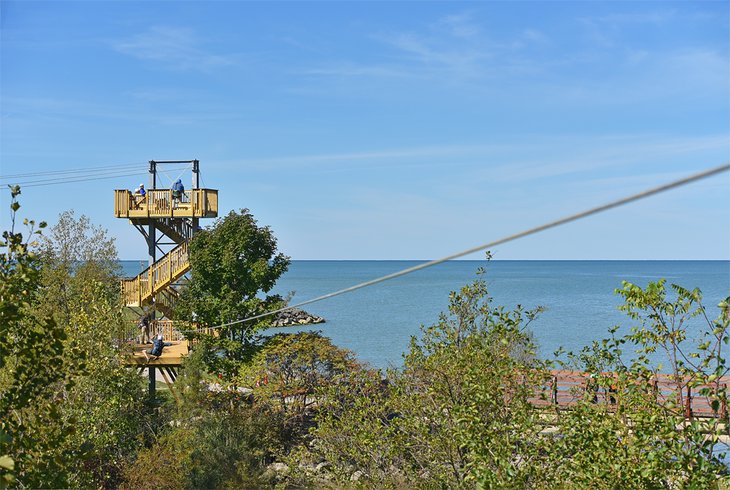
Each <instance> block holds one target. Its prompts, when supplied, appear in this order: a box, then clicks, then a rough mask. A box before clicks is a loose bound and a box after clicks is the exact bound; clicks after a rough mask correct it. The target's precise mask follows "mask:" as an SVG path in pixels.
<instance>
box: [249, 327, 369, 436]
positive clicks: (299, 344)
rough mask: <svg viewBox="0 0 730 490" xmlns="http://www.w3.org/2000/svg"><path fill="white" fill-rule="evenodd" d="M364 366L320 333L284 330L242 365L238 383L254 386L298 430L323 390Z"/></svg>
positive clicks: (256, 393)
mask: <svg viewBox="0 0 730 490" xmlns="http://www.w3.org/2000/svg"><path fill="white" fill-rule="evenodd" d="M361 369H363V367H362V366H361V365H360V364H359V363H358V362H357V361H356V360H355V356H354V354H353V353H352V352H350V351H348V350H345V349H341V348H339V347H337V346H335V345H333V344H332V342H331V341H330V339H329V338H327V337H324V336H322V335H321V334H319V333H317V332H299V333H294V334H284V333H282V334H277V335H274V336H272V337H269V338H267V339H266V340H265V342H264V343H263V345H262V346H261V347H260V348H259V349H258V351H257V352H256V354H254V355H253V357H252V359H251V360H250V361H249V362H246V363H244V364H242V365H241V367H240V370H239V373H238V376H237V378H236V382H237V383H238V384H240V385H242V386H246V387H251V388H253V394H254V396H255V397H256V400H257V402H258V403H269V404H271V405H272V408H273V409H274V410H277V411H279V412H281V413H282V415H283V416H284V418H285V424H286V425H287V427H289V428H291V430H292V432H293V433H296V432H298V431H297V429H300V430H301V427H302V426H303V423H304V420H305V417H306V416H307V414H308V413H310V412H311V409H312V407H313V406H315V405H316V404H317V403H318V397H317V394H318V392H319V391H320V390H322V389H324V388H326V387H327V386H329V385H331V384H335V383H338V382H339V381H340V380H341V379H343V378H345V377H346V376H348V375H349V374H350V373H351V372H353V371H358V370H361ZM292 437H294V435H293V436H292Z"/></svg>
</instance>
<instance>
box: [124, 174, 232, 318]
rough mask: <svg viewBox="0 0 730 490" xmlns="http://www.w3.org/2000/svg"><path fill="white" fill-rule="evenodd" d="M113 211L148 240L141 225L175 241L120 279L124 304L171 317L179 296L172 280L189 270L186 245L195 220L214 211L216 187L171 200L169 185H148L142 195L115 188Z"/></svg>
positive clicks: (212, 215)
mask: <svg viewBox="0 0 730 490" xmlns="http://www.w3.org/2000/svg"><path fill="white" fill-rule="evenodd" d="M114 214H115V215H116V216H117V217H119V218H128V219H129V221H130V222H131V223H132V224H133V225H135V227H137V229H139V230H140V231H141V232H142V233H143V234H144V235H145V237H146V239H147V240H148V241H149V240H150V236H149V235H152V233H151V232H150V233H148V232H146V231H145V228H146V227H154V230H155V233H158V232H159V233H162V234H164V235H165V236H166V237H167V238H169V239H170V240H171V241H172V242H173V243H174V244H176V246H175V248H173V249H172V250H170V251H169V252H167V253H166V254H165V255H164V256H163V257H161V258H160V259H158V260H157V261H156V262H154V263H153V264H152V265H151V266H149V267H148V268H147V269H145V270H144V271H142V272H141V273H140V274H138V275H137V276H136V277H133V278H128V279H123V280H122V281H121V289H122V301H123V302H124V304H125V306H128V307H140V308H143V307H147V308H149V307H154V309H156V310H157V311H159V312H160V313H162V314H163V315H164V316H165V317H167V318H171V317H172V313H173V311H174V305H175V301H176V300H177V298H178V296H179V293H178V292H177V289H176V288H175V284H176V283H177V282H178V281H179V280H180V279H181V278H183V276H184V275H185V274H186V273H187V272H188V271H189V270H190V259H189V256H188V247H189V243H190V240H191V239H192V238H193V235H194V234H195V232H196V231H197V221H198V219H199V218H210V217H215V216H217V215H218V191H217V190H213V189H192V190H190V191H186V192H185V193H184V195H183V196H182V199H180V200H174V199H173V196H172V193H171V191H170V190H169V189H149V190H148V191H147V195H146V196H144V197H141V196H135V195H133V194H132V193H130V192H129V191H128V190H126V189H124V190H115V191H114ZM155 246H156V245H155Z"/></svg>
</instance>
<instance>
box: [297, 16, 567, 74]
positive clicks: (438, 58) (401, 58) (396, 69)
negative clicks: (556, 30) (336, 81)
mask: <svg viewBox="0 0 730 490" xmlns="http://www.w3.org/2000/svg"><path fill="white" fill-rule="evenodd" d="M371 39H372V40H374V41H376V42H377V43H378V44H379V45H380V49H381V50H382V53H381V54H382V56H381V58H382V59H383V60H386V61H379V62H372V61H361V60H357V59H348V60H346V61H342V60H340V61H331V62H327V63H324V64H321V65H319V66H315V67H310V68H307V69H305V70H303V71H301V70H300V72H302V73H303V74H305V75H314V76H323V77H333V78H356V77H358V78H361V77H368V78H381V79H386V78H391V79H394V78H414V79H438V80H439V81H440V82H443V83H451V82H456V83H462V82H467V83H469V82H474V81H479V80H484V79H487V78H494V77H504V76H507V75H509V74H534V73H536V72H539V71H540V70H541V69H542V67H543V63H542V62H539V61H538V60H536V59H532V58H530V57H529V56H526V55H525V53H527V52H529V50H530V49H532V48H534V47H544V46H548V45H549V44H550V38H549V37H548V36H547V35H546V34H545V33H544V32H542V31H540V30H539V29H536V28H531V27H525V28H524V29H522V30H520V31H519V32H516V33H514V35H512V36H509V37H508V38H506V39H495V38H494V37H493V36H491V35H490V33H489V32H486V31H485V29H484V23H483V22H481V21H480V19H479V18H478V16H477V15H476V13H475V12H459V13H454V14H450V15H446V16H442V17H440V18H438V19H435V20H434V21H433V22H429V23H424V24H420V25H416V26H413V27H412V28H411V29H403V30H400V31H387V32H378V33H373V34H372V35H371ZM374 48H375V47H374ZM551 62H554V60H551Z"/></svg>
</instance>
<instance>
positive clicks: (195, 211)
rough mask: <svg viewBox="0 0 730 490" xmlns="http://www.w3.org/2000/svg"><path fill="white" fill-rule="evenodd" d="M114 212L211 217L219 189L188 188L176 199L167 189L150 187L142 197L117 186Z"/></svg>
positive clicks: (123, 215) (138, 215)
mask: <svg viewBox="0 0 730 490" xmlns="http://www.w3.org/2000/svg"><path fill="white" fill-rule="evenodd" d="M114 215H115V216H116V217H117V218H173V217H178V218H214V217H216V216H218V191H217V190H214V189H191V190H187V191H183V194H182V196H181V198H180V199H175V198H173V195H172V190H170V189H150V190H148V191H147V194H146V195H144V196H139V195H137V194H132V193H131V192H130V191H129V190H127V189H116V190H115V191H114Z"/></svg>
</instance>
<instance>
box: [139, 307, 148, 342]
mask: <svg viewBox="0 0 730 490" xmlns="http://www.w3.org/2000/svg"><path fill="white" fill-rule="evenodd" d="M150 323H151V322H150V315H149V314H145V315H144V316H143V317H142V318H140V319H139V323H137V327H139V330H140V332H139V343H140V344H149V343H150Z"/></svg>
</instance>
